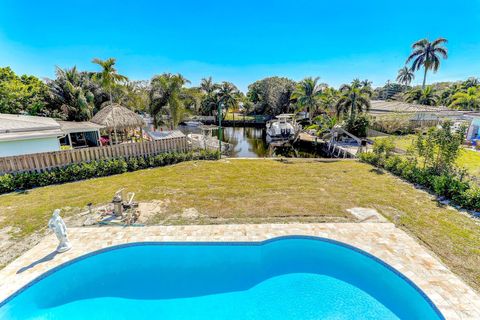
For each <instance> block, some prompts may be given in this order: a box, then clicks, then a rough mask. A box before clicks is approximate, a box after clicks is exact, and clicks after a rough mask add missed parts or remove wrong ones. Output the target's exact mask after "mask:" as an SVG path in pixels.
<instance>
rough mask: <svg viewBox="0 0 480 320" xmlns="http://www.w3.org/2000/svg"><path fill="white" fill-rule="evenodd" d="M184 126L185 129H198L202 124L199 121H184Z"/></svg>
mask: <svg viewBox="0 0 480 320" xmlns="http://www.w3.org/2000/svg"><path fill="white" fill-rule="evenodd" d="M184 124H185V125H186V126H187V127H199V126H201V125H203V123H202V122H200V121H185V122H184Z"/></svg>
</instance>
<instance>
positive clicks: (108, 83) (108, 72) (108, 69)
mask: <svg viewBox="0 0 480 320" xmlns="http://www.w3.org/2000/svg"><path fill="white" fill-rule="evenodd" d="M92 62H93V63H95V64H98V65H99V66H100V67H101V68H102V71H100V72H96V73H94V74H93V79H94V80H95V81H97V82H99V83H100V84H101V85H102V87H103V88H104V89H105V90H107V91H108V94H109V97H110V104H113V101H112V90H113V88H114V87H115V85H116V84H117V83H118V82H126V81H128V78H127V77H125V76H122V75H120V74H118V73H117V69H115V62H116V60H115V59H114V58H108V59H107V60H101V59H98V58H95V59H93V60H92ZM114 114H115V113H114V112H112V120H113V132H114V137H115V143H117V127H116V124H115V116H114Z"/></svg>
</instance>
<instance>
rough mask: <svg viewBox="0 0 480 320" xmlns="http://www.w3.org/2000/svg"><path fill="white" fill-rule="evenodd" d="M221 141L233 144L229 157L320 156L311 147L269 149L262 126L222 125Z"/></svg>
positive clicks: (186, 129) (192, 130)
mask: <svg viewBox="0 0 480 320" xmlns="http://www.w3.org/2000/svg"><path fill="white" fill-rule="evenodd" d="M179 129H180V130H181V131H182V132H184V133H185V134H188V133H201V130H200V129H199V128H196V127H186V126H180V127H179ZM213 135H215V136H217V137H218V130H215V131H213ZM222 141H224V142H228V143H230V144H231V145H232V146H233V151H232V153H231V154H230V156H231V157H236V158H241V157H246V158H263V157H275V156H283V157H292V158H297V157H302V158H311V157H322V154H321V153H320V152H315V151H314V150H311V148H305V147H302V146H298V145H296V146H295V148H292V147H289V148H276V149H274V150H272V149H271V148H270V149H269V147H268V144H267V142H266V135H265V129H264V128H252V127H224V128H223V139H222Z"/></svg>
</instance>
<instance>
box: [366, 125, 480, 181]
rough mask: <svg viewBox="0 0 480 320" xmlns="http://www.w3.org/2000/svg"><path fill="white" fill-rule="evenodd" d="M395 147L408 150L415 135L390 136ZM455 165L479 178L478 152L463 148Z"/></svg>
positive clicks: (479, 160) (479, 163)
mask: <svg viewBox="0 0 480 320" xmlns="http://www.w3.org/2000/svg"><path fill="white" fill-rule="evenodd" d="M392 137H393V139H394V143H395V147H397V148H398V149H401V150H404V151H406V150H408V148H409V147H410V145H411V144H412V143H413V141H414V139H415V135H413V134H409V135H404V136H392ZM381 138H383V137H375V138H373V140H376V139H381ZM457 165H458V166H459V167H460V168H464V169H466V170H467V172H468V173H470V174H471V175H472V176H475V177H478V178H480V152H478V151H475V150H471V149H466V148H464V149H463V150H462V151H461V153H460V155H459V157H458V160H457Z"/></svg>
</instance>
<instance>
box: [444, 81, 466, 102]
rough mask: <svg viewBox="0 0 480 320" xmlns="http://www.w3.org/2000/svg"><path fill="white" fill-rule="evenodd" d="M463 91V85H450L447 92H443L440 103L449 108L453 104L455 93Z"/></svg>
mask: <svg viewBox="0 0 480 320" xmlns="http://www.w3.org/2000/svg"><path fill="white" fill-rule="evenodd" d="M461 90H462V85H461V84H460V83H453V84H451V85H449V86H448V87H447V88H445V90H443V91H442V93H441V95H440V100H439V103H441V104H442V105H444V106H448V105H450V104H451V103H452V97H453V95H454V94H455V93H457V92H460V91H461Z"/></svg>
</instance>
